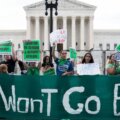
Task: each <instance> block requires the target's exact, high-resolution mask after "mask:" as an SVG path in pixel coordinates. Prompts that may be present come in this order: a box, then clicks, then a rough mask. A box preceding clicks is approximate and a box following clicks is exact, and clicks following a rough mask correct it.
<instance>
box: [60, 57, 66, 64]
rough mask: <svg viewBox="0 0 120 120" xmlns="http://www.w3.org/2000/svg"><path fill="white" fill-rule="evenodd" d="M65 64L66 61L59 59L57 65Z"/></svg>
mask: <svg viewBox="0 0 120 120" xmlns="http://www.w3.org/2000/svg"><path fill="white" fill-rule="evenodd" d="M66 62H67V60H66V59H62V58H61V59H59V65H64V64H65V63H66Z"/></svg>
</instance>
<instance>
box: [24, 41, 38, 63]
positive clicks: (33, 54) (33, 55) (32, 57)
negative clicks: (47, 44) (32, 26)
mask: <svg viewBox="0 0 120 120" xmlns="http://www.w3.org/2000/svg"><path fill="white" fill-rule="evenodd" d="M23 47H24V61H33V62H34V61H39V60H40V40H28V41H23Z"/></svg>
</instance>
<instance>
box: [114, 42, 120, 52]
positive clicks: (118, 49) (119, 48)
mask: <svg viewBox="0 0 120 120" xmlns="http://www.w3.org/2000/svg"><path fill="white" fill-rule="evenodd" d="M115 50H116V51H118V52H120V44H119V45H117V46H116V48H115Z"/></svg>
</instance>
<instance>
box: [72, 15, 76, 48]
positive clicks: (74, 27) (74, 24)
mask: <svg viewBox="0 0 120 120" xmlns="http://www.w3.org/2000/svg"><path fill="white" fill-rule="evenodd" d="M72 48H75V49H76V17H75V16H72Z"/></svg>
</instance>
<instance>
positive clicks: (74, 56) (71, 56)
mask: <svg viewBox="0 0 120 120" xmlns="http://www.w3.org/2000/svg"><path fill="white" fill-rule="evenodd" d="M70 58H74V59H76V58H77V52H76V50H75V49H73V48H70Z"/></svg>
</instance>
